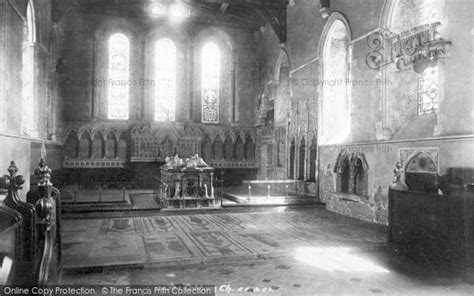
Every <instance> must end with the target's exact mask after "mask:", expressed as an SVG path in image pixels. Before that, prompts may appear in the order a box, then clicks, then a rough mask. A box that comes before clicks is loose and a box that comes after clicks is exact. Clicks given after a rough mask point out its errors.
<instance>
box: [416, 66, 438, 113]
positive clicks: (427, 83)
mask: <svg viewBox="0 0 474 296" xmlns="http://www.w3.org/2000/svg"><path fill="white" fill-rule="evenodd" d="M438 83H439V67H438V66H434V67H431V68H428V69H426V70H425V71H424V72H423V73H422V74H420V79H419V84H418V114H419V115H424V114H432V113H437V112H438V95H439V90H438Z"/></svg>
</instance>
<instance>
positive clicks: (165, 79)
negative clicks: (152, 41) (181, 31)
mask: <svg viewBox="0 0 474 296" xmlns="http://www.w3.org/2000/svg"><path fill="white" fill-rule="evenodd" d="M155 80H156V81H155V120H156V121H174V120H175V109H176V46H175V45H174V43H173V42H172V41H171V40H169V39H161V40H159V41H158V42H157V43H156V47H155Z"/></svg>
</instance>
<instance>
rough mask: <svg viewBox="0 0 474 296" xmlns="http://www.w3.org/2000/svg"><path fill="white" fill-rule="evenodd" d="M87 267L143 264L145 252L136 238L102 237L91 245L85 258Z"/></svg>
mask: <svg viewBox="0 0 474 296" xmlns="http://www.w3.org/2000/svg"><path fill="white" fill-rule="evenodd" d="M86 261H87V266H109V265H130V264H143V263H145V262H146V252H145V247H144V244H143V239H142V238H141V237H138V236H124V237H120V238H116V237H102V238H101V239H100V240H97V241H95V242H93V243H92V246H91V249H90V252H89V254H88V256H87V258H86Z"/></svg>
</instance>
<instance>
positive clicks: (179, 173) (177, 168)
mask: <svg viewBox="0 0 474 296" xmlns="http://www.w3.org/2000/svg"><path fill="white" fill-rule="evenodd" d="M161 179H162V182H163V183H164V184H163V185H164V187H165V190H162V191H161V193H160V199H161V202H162V204H163V205H164V206H165V207H168V208H209V207H215V206H217V199H216V198H215V196H214V169H213V168H212V167H210V166H208V165H207V164H206V163H205V162H204V161H203V160H202V158H199V156H197V155H195V156H193V157H191V158H190V159H186V160H184V161H183V160H182V159H180V158H178V156H175V157H174V158H167V159H166V164H165V165H163V166H162V167H161Z"/></svg>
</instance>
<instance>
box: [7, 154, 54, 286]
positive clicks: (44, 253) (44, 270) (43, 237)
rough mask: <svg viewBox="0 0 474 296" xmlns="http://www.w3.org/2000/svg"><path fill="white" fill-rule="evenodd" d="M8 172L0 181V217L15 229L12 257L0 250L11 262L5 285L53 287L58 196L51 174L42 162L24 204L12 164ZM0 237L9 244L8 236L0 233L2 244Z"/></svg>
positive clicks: (20, 185) (9, 252)
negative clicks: (1, 191) (0, 193)
mask: <svg viewBox="0 0 474 296" xmlns="http://www.w3.org/2000/svg"><path fill="white" fill-rule="evenodd" d="M8 172H9V175H5V176H4V177H3V178H1V181H0V187H2V188H5V189H7V196H6V198H5V200H4V202H3V205H2V207H1V208H0V214H2V213H3V215H4V216H8V214H9V215H10V216H12V217H16V220H14V219H13V218H11V219H10V220H9V221H10V223H13V222H14V221H16V222H15V223H13V224H15V225H17V226H16V232H15V236H16V240H15V243H14V249H16V251H15V252H14V254H13V255H11V251H10V250H8V248H7V247H4V248H3V249H5V250H3V249H2V248H0V254H2V253H4V254H5V257H9V255H10V256H13V259H14V260H13V272H11V274H10V275H9V279H8V281H9V283H11V284H15V285H18V284H27V285H47V284H56V283H57V282H58V279H59V278H58V275H59V274H60V269H61V251H60V242H61V239H60V227H59V225H60V223H59V222H60V219H59V217H60V215H59V213H60V209H59V206H58V204H60V194H59V191H58V190H57V189H55V188H53V187H52V184H51V182H50V178H51V170H50V169H49V168H48V166H47V165H46V163H45V162H44V160H43V159H42V160H41V161H40V165H39V168H38V169H37V170H36V171H35V173H36V174H37V175H38V177H39V182H38V186H36V187H33V188H32V190H31V191H30V192H29V193H28V197H27V201H28V202H23V201H21V200H20V198H19V197H18V191H19V190H20V189H21V187H22V185H23V183H24V178H23V176H21V175H17V172H18V169H17V168H16V166H15V163H14V162H11V164H10V167H9V168H8ZM15 215H16V216H15ZM4 228H5V227H4ZM0 229H1V228H0ZM5 229H7V228H5ZM4 236H5V239H7V240H8V239H10V241H11V234H10V235H9V236H8V235H7V233H3V232H1V233H0V241H3V239H4ZM0 246H1V245H0Z"/></svg>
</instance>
